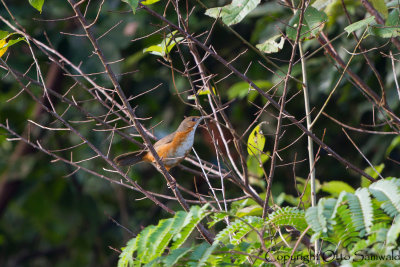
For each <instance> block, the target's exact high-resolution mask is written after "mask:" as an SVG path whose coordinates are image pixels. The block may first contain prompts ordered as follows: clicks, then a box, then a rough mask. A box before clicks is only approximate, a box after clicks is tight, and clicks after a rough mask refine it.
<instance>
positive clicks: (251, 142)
mask: <svg viewBox="0 0 400 267" xmlns="http://www.w3.org/2000/svg"><path fill="white" fill-rule="evenodd" d="M264 145H265V136H264V135H263V133H262V130H261V123H260V124H259V125H257V126H256V127H255V128H254V129H253V131H251V133H250V136H249V139H248V140H247V152H248V153H249V155H254V156H257V155H260V154H261V153H262V151H263V149H264Z"/></svg>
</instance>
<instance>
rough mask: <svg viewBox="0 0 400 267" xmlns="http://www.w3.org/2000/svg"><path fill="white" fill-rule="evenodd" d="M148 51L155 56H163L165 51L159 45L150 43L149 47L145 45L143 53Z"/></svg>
mask: <svg viewBox="0 0 400 267" xmlns="http://www.w3.org/2000/svg"><path fill="white" fill-rule="evenodd" d="M145 52H148V53H150V54H153V55H156V56H161V57H163V56H165V53H164V51H163V48H162V47H161V46H160V45H152V46H149V47H146V48H145V49H143V53H145Z"/></svg>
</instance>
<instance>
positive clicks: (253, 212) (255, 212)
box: [236, 205, 263, 217]
mask: <svg viewBox="0 0 400 267" xmlns="http://www.w3.org/2000/svg"><path fill="white" fill-rule="evenodd" d="M262 211H263V208H262V207H261V206H260V205H252V206H249V207H244V208H242V209H239V210H238V211H237V212H236V216H237V217H244V216H261V215H262Z"/></svg>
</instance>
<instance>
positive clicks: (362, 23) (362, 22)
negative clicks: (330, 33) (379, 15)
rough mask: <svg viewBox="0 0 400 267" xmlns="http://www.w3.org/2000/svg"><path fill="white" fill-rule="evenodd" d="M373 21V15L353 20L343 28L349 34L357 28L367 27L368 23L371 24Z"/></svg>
mask: <svg viewBox="0 0 400 267" xmlns="http://www.w3.org/2000/svg"><path fill="white" fill-rule="evenodd" d="M374 23H375V16H371V17H368V18H366V19H363V20H360V21H357V22H354V23H352V24H350V25H349V26H347V27H346V28H344V30H345V31H346V32H347V35H350V33H352V32H354V31H356V30H359V29H361V28H364V27H367V26H368V25H372V24H374Z"/></svg>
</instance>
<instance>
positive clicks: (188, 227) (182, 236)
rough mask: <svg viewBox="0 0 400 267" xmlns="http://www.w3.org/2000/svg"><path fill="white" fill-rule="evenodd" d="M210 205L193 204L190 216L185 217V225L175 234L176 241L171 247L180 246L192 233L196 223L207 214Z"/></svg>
mask: <svg viewBox="0 0 400 267" xmlns="http://www.w3.org/2000/svg"><path fill="white" fill-rule="evenodd" d="M207 208H208V205H204V206H203V207H201V208H200V207H198V206H193V207H192V208H191V209H190V212H189V213H188V216H187V217H186V218H185V221H184V225H183V227H182V228H181V231H180V232H177V235H175V236H174V238H173V240H174V243H173V244H172V246H171V249H172V250H174V249H177V248H179V247H180V246H181V245H182V244H183V243H184V242H185V241H186V239H187V238H188V237H189V235H190V234H191V233H192V231H193V229H194V228H195V227H196V225H197V224H198V223H199V222H200V221H201V220H202V219H203V218H204V217H205V216H206V215H207V212H206V211H207Z"/></svg>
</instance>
